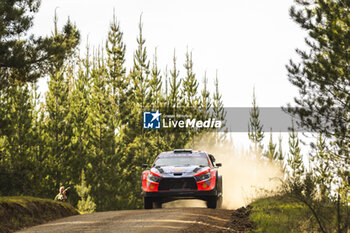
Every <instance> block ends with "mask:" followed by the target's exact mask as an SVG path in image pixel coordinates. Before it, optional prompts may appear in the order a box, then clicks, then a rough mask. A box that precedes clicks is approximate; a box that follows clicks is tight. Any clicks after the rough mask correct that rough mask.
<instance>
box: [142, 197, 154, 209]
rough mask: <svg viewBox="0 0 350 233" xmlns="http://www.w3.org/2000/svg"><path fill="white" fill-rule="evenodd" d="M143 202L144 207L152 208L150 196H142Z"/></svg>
mask: <svg viewBox="0 0 350 233" xmlns="http://www.w3.org/2000/svg"><path fill="white" fill-rule="evenodd" d="M143 204H144V207H145V209H152V208H153V200H152V198H150V197H144V198H143Z"/></svg>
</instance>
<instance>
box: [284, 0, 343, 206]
mask: <svg viewBox="0 0 350 233" xmlns="http://www.w3.org/2000/svg"><path fill="white" fill-rule="evenodd" d="M296 4H297V5H296V6H293V7H292V8H291V9H290V15H291V17H292V18H293V19H294V21H295V22H296V23H297V24H299V25H300V26H301V27H302V28H303V29H305V30H306V31H307V32H308V38H306V44H307V46H308V51H301V50H299V49H298V50H297V53H298V54H299V55H300V58H301V59H300V62H299V61H298V62H293V61H292V60H291V61H290V63H289V65H288V66H287V70H288V77H289V81H290V82H291V83H292V84H293V85H295V86H296V87H297V88H298V89H299V93H300V97H298V98H295V102H296V104H297V106H298V108H289V109H288V110H289V112H290V113H291V114H293V115H295V116H297V117H298V118H300V119H301V120H300V126H301V127H303V128H306V129H308V130H309V131H312V132H317V133H322V135H323V136H324V137H326V138H328V139H331V143H330V145H332V151H334V153H332V155H331V156H330V157H329V159H330V161H332V162H334V163H336V164H337V165H336V166H334V169H335V170H334V171H333V173H335V174H338V177H339V178H340V179H341V180H342V181H341V182H339V184H343V185H341V186H342V187H340V188H341V189H344V190H348V191H347V192H349V190H350V185H349V182H348V176H349V172H348V170H349V167H350V159H349V158H350V156H349V152H350V151H349V148H350V147H349V145H350V137H349V135H350V131H349V127H348V126H349V123H350V118H349V114H348V113H349V111H350V105H349V100H350V91H349V84H350V70H349V65H348V64H349V56H350V49H349V48H350V43H349V30H350V18H349V7H350V2H349V1H328V0H318V1H296ZM329 151H331V150H330V148H329ZM345 199H347V198H345Z"/></svg>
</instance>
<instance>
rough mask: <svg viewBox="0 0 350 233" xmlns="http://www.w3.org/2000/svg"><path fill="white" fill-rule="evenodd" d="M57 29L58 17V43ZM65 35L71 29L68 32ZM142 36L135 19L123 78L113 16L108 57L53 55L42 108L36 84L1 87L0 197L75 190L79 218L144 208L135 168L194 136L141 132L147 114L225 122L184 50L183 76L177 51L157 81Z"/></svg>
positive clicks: (156, 71) (173, 131)
mask: <svg viewBox="0 0 350 233" xmlns="http://www.w3.org/2000/svg"><path fill="white" fill-rule="evenodd" d="M56 25H57V18H56V19H55V30H54V37H55V38H59V37H61V36H62V35H63V34H62V35H61V34H60V33H59V32H58V30H57V26H56ZM64 30H65V31H67V33H68V32H69V31H70V32H71V33H73V34H74V33H76V32H77V31H76V29H75V27H74V26H71V27H65V28H64ZM142 30H143V27H142V21H141V19H140V23H139V35H138V37H137V43H138V47H137V49H136V51H135V53H134V64H133V66H132V68H131V69H130V71H129V72H127V71H126V70H127V69H126V67H125V52H126V46H125V44H124V42H123V33H122V32H121V28H120V26H119V23H118V22H117V20H116V18H115V17H114V18H113V21H112V22H111V24H110V30H109V33H108V37H107V41H106V44H105V46H104V47H105V50H103V49H97V50H95V51H94V52H93V53H92V54H91V53H90V49H89V46H88V47H87V50H86V54H85V56H84V57H78V56H77V54H76V53H75V52H76V51H75V50H74V49H73V47H72V48H71V50H70V54H69V55H71V56H67V57H66V59H63V58H62V57H60V56H59V55H58V54H57V55H55V56H53V57H52V59H51V60H49V61H48V63H47V70H48V73H49V81H48V87H49V89H48V91H47V92H46V93H45V100H44V102H42V99H41V98H40V96H39V94H38V93H37V84H36V83H35V82H33V83H32V86H31V88H29V87H28V86H27V85H24V86H21V85H10V86H9V87H7V88H6V89H3V90H0V100H1V101H0V116H1V117H2V118H1V121H2V122H4V123H6V127H0V148H1V149H0V150H1V151H0V153H1V160H0V168H1V170H0V194H1V195H9V194H23V193H26V194H28V195H34V196H42V197H47V198H53V197H54V196H55V194H56V193H57V189H58V188H59V187H60V186H62V185H64V186H71V187H76V189H71V192H70V195H69V197H68V201H69V202H70V203H72V204H73V205H74V206H78V208H79V209H80V210H81V211H82V212H91V211H94V210H96V211H102V210H115V209H133V208H141V207H142V198H141V195H140V186H141V180H140V176H141V172H142V168H141V165H142V164H144V163H148V164H150V163H151V162H152V161H153V160H154V158H155V156H157V155H158V154H159V153H160V152H161V151H167V150H173V149H175V148H183V147H184V146H185V145H186V144H187V143H188V142H190V141H191V139H193V138H194V136H196V135H198V134H199V133H200V130H199V129H193V130H190V131H189V132H187V133H183V132H180V131H178V130H177V129H160V130H145V129H143V119H142V115H143V112H144V111H148V110H160V112H161V113H162V114H178V115H180V114H189V113H191V114H192V116H193V117H194V118H196V119H205V118H207V117H209V116H210V115H209V107H210V106H211V105H212V104H214V105H215V111H214V112H215V114H216V115H215V117H222V116H224V112H223V105H222V100H221V95H220V93H219V88H218V82H217V80H216V93H215V95H214V102H215V103H211V100H210V93H209V91H208V89H207V80H206V81H205V82H206V83H205V87H204V89H203V91H202V97H203V98H202V97H201V96H200V94H199V90H198V81H197V80H196V75H195V73H194V72H193V61H192V54H190V53H189V52H187V54H186V61H185V69H186V76H185V77H184V78H182V77H180V73H179V70H178V69H177V65H176V56H175V54H174V58H173V59H174V60H173V62H174V64H173V69H172V70H171V72H170V76H171V78H170V82H169V83H168V81H169V79H168V71H167V70H166V71H165V75H164V76H165V80H166V83H165V84H164V83H163V77H162V75H161V74H162V73H163V72H162V70H161V69H160V68H159V67H158V64H157V55H156V51H155V54H154V56H153V63H152V67H150V62H149V60H148V53H147V47H146V40H145V38H144V37H143V31H142ZM75 36H77V35H76V34H75ZM73 38H74V37H73ZM66 39H67V40H68V39H69V38H66ZM70 39H72V38H71V37H70ZM70 39H69V40H70ZM57 43H59V40H58V41H57ZM65 43H66V45H67V46H68V44H69V43H68V42H67V41H66V42H65ZM57 46H58V45H57ZM14 74H15V73H14ZM182 79H183V80H185V81H184V82H182ZM168 84H169V85H168ZM163 87H165V88H164V89H165V91H164V90H163V89H162V88H163ZM182 97H184V98H182ZM197 108H199V109H201V111H198V110H197ZM217 119H218V118H217ZM81 171H84V173H83V174H81ZM95 204H96V205H95Z"/></svg>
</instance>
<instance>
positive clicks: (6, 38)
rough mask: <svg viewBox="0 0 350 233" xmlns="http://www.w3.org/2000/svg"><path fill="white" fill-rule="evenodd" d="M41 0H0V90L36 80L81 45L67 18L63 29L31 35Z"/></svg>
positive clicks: (77, 34) (78, 36)
mask: <svg viewBox="0 0 350 233" xmlns="http://www.w3.org/2000/svg"><path fill="white" fill-rule="evenodd" d="M40 2H41V1H40V0H15V1H6V0H1V1H0V6H1V7H0V15H1V16H2V20H1V21H0V51H1V57H0V90H3V89H5V88H6V87H8V86H10V85H13V84H21V83H24V82H28V81H35V80H37V79H38V78H39V77H42V76H43V75H44V74H46V73H47V72H48V71H49V70H50V67H51V66H52V64H53V63H61V64H62V63H63V61H64V60H65V58H66V57H67V56H69V55H71V54H72V52H73V51H74V48H75V47H76V46H77V45H78V43H79V39H80V34H79V32H78V31H77V30H76V28H75V26H74V25H72V24H71V22H70V21H69V20H68V21H67V23H66V25H65V26H64V27H63V29H62V32H58V30H57V28H55V33H54V35H52V36H51V37H34V35H31V36H28V35H27V32H28V30H29V29H30V28H31V27H32V25H33V17H34V14H35V13H36V12H37V11H38V10H39V6H40Z"/></svg>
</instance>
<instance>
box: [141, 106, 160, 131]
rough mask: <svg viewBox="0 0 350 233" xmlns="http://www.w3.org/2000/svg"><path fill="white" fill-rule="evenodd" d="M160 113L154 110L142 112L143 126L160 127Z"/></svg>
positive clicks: (148, 127) (146, 127)
mask: <svg viewBox="0 0 350 233" xmlns="http://www.w3.org/2000/svg"><path fill="white" fill-rule="evenodd" d="M160 115H161V113H160V112H159V111H158V110H157V111H156V112H143V128H144V129H160Z"/></svg>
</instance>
